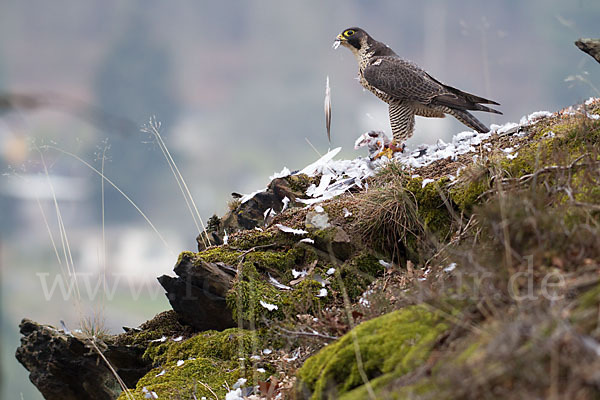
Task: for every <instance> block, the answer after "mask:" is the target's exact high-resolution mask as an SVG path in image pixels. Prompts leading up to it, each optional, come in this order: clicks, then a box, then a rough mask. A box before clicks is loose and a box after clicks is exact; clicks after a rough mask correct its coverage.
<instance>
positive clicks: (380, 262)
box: [379, 260, 392, 268]
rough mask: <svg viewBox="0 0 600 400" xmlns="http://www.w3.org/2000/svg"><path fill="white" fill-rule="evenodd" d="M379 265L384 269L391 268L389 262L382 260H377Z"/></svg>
mask: <svg viewBox="0 0 600 400" xmlns="http://www.w3.org/2000/svg"><path fill="white" fill-rule="evenodd" d="M379 264H380V265H381V266H383V267H384V268H389V267H391V266H392V263H389V262H387V261H384V260H379Z"/></svg>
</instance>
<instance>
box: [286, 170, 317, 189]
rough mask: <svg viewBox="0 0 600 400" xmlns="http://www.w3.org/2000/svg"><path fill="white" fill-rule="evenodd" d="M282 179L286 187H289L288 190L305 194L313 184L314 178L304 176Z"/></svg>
mask: <svg viewBox="0 0 600 400" xmlns="http://www.w3.org/2000/svg"><path fill="white" fill-rule="evenodd" d="M284 179H285V180H286V181H287V183H288V185H290V189H292V191H293V192H296V193H305V192H306V189H308V187H309V186H310V185H311V184H312V183H314V182H313V181H314V178H311V177H309V176H308V175H306V174H297V175H290V176H287V177H285V178H284Z"/></svg>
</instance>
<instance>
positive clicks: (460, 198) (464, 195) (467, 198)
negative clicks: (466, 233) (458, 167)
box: [449, 174, 490, 212]
mask: <svg viewBox="0 0 600 400" xmlns="http://www.w3.org/2000/svg"><path fill="white" fill-rule="evenodd" d="M489 189H490V185H489V176H488V175H487V174H486V175H485V176H483V177H480V178H478V179H473V180H468V181H466V183H463V184H459V185H457V186H455V187H453V188H451V189H450V191H449V194H450V198H451V199H452V201H453V202H454V203H455V204H456V205H457V206H458V207H459V208H460V210H462V211H465V212H470V211H472V210H473V207H474V206H475V205H477V204H478V203H479V202H480V196H481V195H482V194H483V193H485V192H486V191H488V190H489Z"/></svg>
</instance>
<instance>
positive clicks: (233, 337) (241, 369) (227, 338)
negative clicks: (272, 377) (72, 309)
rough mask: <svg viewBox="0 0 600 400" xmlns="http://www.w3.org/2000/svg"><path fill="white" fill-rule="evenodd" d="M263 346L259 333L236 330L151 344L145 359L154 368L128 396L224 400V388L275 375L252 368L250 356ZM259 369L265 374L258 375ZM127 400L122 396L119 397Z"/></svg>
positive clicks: (259, 350)
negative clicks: (215, 399)
mask: <svg viewBox="0 0 600 400" xmlns="http://www.w3.org/2000/svg"><path fill="white" fill-rule="evenodd" d="M266 346H267V343H266V341H265V339H264V338H263V336H262V335H261V333H260V332H258V331H249V330H244V329H239V328H232V329H226V330H224V331H222V332H216V331H206V332H202V333H199V334H197V335H195V336H193V337H191V338H189V339H187V340H183V341H174V340H172V339H169V340H167V341H165V342H151V343H150V344H149V345H148V348H147V350H146V353H145V354H144V358H145V359H146V360H148V361H150V362H152V364H153V365H154V366H155V368H154V369H152V370H151V371H150V372H148V373H147V374H146V375H145V376H144V377H142V378H141V379H140V380H139V381H138V383H137V385H136V388H135V390H132V391H131V394H132V395H133V396H134V397H135V398H136V399H137V398H139V399H143V398H145V397H144V395H145V392H144V389H145V390H147V391H153V392H155V393H156V394H157V395H158V396H159V398H193V396H196V398H201V397H203V396H204V397H207V398H210V397H214V395H213V394H212V392H211V390H212V391H213V392H214V393H216V394H217V395H218V396H219V397H220V398H221V397H224V396H225V393H227V389H226V388H227V387H231V386H232V385H233V384H234V383H235V382H236V381H237V380H238V379H239V378H245V379H247V380H248V385H252V384H253V383H256V381H257V380H258V379H266V377H267V376H268V375H269V373H272V372H273V371H274V369H273V367H272V366H270V365H268V364H262V363H261V364H258V365H253V363H256V361H252V355H258V354H260V352H261V350H262V349H263V348H265V347H266ZM258 366H260V367H261V368H263V369H264V370H265V371H264V372H258V371H257V370H256V368H255V367H258ZM261 371H262V370H261ZM200 382H201V383H200ZM208 388H210V389H208ZM126 398H127V397H126V395H125V394H122V395H121V397H120V399H126Z"/></svg>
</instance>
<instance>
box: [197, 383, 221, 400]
mask: <svg viewBox="0 0 600 400" xmlns="http://www.w3.org/2000/svg"><path fill="white" fill-rule="evenodd" d="M198 383H199V384H201V385H202V386H204V387H205V388H206V390H208V391H209V392H210V393H212V395H213V396H215V400H219V396H217V394H216V393H215V391H214V390H212V388H211V387H210V386H208V385H207V384H206V383H204V382H201V381H198Z"/></svg>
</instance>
